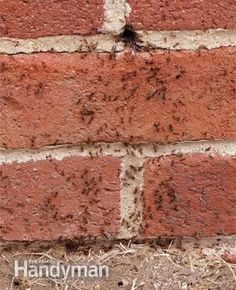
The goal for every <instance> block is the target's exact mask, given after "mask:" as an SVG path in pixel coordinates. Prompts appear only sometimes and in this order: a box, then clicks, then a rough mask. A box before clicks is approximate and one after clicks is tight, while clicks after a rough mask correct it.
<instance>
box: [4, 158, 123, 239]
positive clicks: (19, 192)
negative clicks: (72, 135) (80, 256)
mask: <svg viewBox="0 0 236 290" xmlns="http://www.w3.org/2000/svg"><path fill="white" fill-rule="evenodd" d="M119 167H120V161H119V160H118V159H116V158H113V157H98V158H90V157H70V158H65V159H63V160H62V161H57V160H42V161H37V162H34V161H29V162H26V163H12V164H5V165H1V167H0V238H1V239H4V240H27V241H31V240H56V239H70V238H78V237H82V236H87V237H89V236H104V235H105V236H108V237H111V236H113V235H116V233H117V231H118V230H119V214H120V213H119V202H120V197H119V190H120V189H119V171H120V168H119Z"/></svg>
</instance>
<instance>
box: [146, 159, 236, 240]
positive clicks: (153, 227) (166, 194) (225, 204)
mask: <svg viewBox="0 0 236 290" xmlns="http://www.w3.org/2000/svg"><path fill="white" fill-rule="evenodd" d="M235 179H236V157H235V156H220V155H208V154H206V155H205V154H193V155H186V156H185V155H183V156H176V155H171V156H167V157H160V158H153V159H152V158H149V159H146V162H145V172H144V224H143V231H144V236H146V237H150V236H151V237H153V236H154V237H155V236H198V237H199V236H213V235H217V234H223V235H226V234H233V233H235V232H236V215H235V212H236V184H235Z"/></svg>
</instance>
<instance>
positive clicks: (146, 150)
mask: <svg viewBox="0 0 236 290" xmlns="http://www.w3.org/2000/svg"><path fill="white" fill-rule="evenodd" d="M178 153H182V154H191V153H213V154H214V153H218V154H221V155H226V154H228V155H236V140H201V141H186V142H178V143H171V144H165V145H159V144H156V143H152V144H144V145H131V144H129V145H126V144H123V143H120V142H114V143H105V142H97V143H93V144H91V143H90V144H85V143H81V144H77V145H69V144H64V145H57V146H44V147H41V148H37V149H33V148H26V149H4V148H0V163H12V162H27V161H30V160H33V161H37V160H45V159H47V158H53V159H57V160H62V159H63V158H66V157H71V156H82V157H83V156H84V157H85V156H107V155H112V156H114V157H118V158H120V157H124V156H126V155H129V154H131V155H132V154H134V155H136V156H137V157H158V156H162V155H170V154H178Z"/></svg>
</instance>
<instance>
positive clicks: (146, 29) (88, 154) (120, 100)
mask: <svg viewBox="0 0 236 290" xmlns="http://www.w3.org/2000/svg"><path fill="white" fill-rule="evenodd" d="M235 17H236V5H235V1H231V0H225V1H205V0H203V1H184V0H183V1H145V0H139V1H136V0H129V1H125V0H117V1H112V0H105V1H104V2H103V1H102V0H101V1H100V0H99V1H94V0H89V1H80V3H79V4H78V1H73V0H70V1H64V0H61V1H54V0H53V1H41V0H40V1H39V0H35V1H20V0H14V1H13V0H7V1H6V0H3V1H1V3H0V239H2V240H6V241H12V240H20V241H21V240H24V241H32V240H58V239H73V238H80V237H103V238H104V237H105V238H108V239H117V238H125V239H129V238H154V237H160V236H165V237H173V236H174V237H175V236H196V237H201V236H216V235H231V234H236V22H235Z"/></svg>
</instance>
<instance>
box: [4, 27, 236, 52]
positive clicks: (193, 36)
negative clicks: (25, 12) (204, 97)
mask: <svg viewBox="0 0 236 290" xmlns="http://www.w3.org/2000/svg"><path fill="white" fill-rule="evenodd" d="M123 24H124V23H123ZM123 24H122V25H123ZM122 27H123V26H122ZM119 30H120V31H121V30H122V28H119ZM137 33H138V35H139V39H140V40H141V41H140V42H139V43H138V45H139V46H140V47H141V49H140V50H141V51H142V49H143V50H146V49H152V50H158V49H169V50H177V51H178V50H193V51H196V50H198V49H199V48H206V49H215V48H220V47H235V46H236V30H224V29H210V30H206V31H198V30H196V31H137ZM118 35H119V33H118V32H116V33H115V32H114V33H112V32H106V33H105V34H96V35H90V36H81V35H61V36H44V37H39V38H36V39H18V38H7V37H2V38H0V54H9V55H12V54H13V55H14V54H19V53H22V54H32V53H40V52H57V53H73V52H81V53H83V52H97V53H118V52H122V51H124V50H125V49H126V47H125V45H124V43H123V42H122V41H118Z"/></svg>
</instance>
